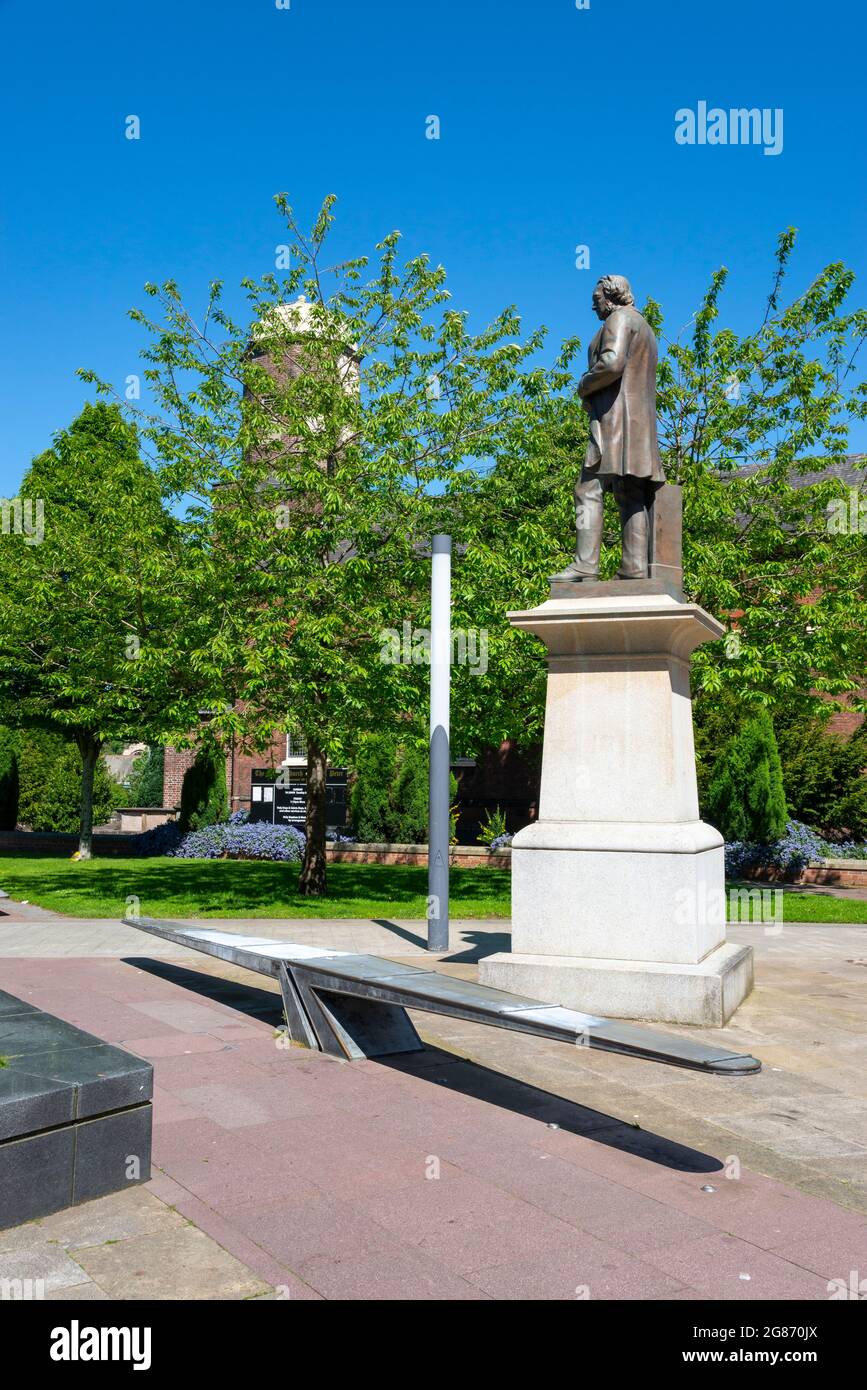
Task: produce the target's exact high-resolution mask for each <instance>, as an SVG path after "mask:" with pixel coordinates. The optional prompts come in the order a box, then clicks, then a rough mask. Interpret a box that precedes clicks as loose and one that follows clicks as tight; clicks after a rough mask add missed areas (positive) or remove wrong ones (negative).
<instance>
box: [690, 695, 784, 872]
mask: <svg viewBox="0 0 867 1390" xmlns="http://www.w3.org/2000/svg"><path fill="white" fill-rule="evenodd" d="M707 816H708V819H709V820H710V822H711V824H712V825H715V826H716V827H717V829H718V830H719V831H720V833H721V834H722V836H723V838H724V839H725V840H727V841H732V842H734V841H746V842H748V843H750V844H769V843H771V842H772V841H775V840H779V839H780V838H781V837H782V835H783V834H784V833H785V829H786V822H787V814H786V797H785V793H784V791H783V773H782V768H781V766H780V755H779V752H778V751H777V741H776V739H775V737H774V726H773V724H772V723H771V719H770V715H768V714H767V713H766V712H765V711H764V710H763V711H761V712H760V713H758V714H756V715H754V716H753V717H752V718H751V719H749V720H748V721H747V723H746V724H745V725H744V727H743V728H742V729H741V731H740V732H739V733H737V734H736V735H735V736H734V738H732V739H731V740H730V741H729V742H728V744H727V745H726V746H725V748H724V749H723V751H722V753H721V754H720V757H719V758H718V760H717V762H716V764H715V766H714V770H713V773H712V775H711V779H710V785H709V787H708V791H707Z"/></svg>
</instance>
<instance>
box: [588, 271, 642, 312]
mask: <svg viewBox="0 0 867 1390" xmlns="http://www.w3.org/2000/svg"><path fill="white" fill-rule="evenodd" d="M634 303H635V300H634V299H633V297H632V290H631V289H630V287H629V281H628V280H627V278H626V276H625V275H603V276H602V277H601V279H600V280H598V281H597V283H596V288H595V289H594V291H593V312H594V313H595V314H596V317H597V318H600V319H607V318H608V315H609V314H610V313H611V310H612V309H622V308H623V307H624V306H625V305H627V304H634Z"/></svg>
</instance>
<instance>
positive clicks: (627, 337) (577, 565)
mask: <svg viewBox="0 0 867 1390" xmlns="http://www.w3.org/2000/svg"><path fill="white" fill-rule="evenodd" d="M593 311H594V313H595V314H596V316H597V318H600V319H601V320H602V327H601V328H600V329H599V331H598V333H597V334H596V336H595V338H594V339H593V341H592V342H591V344H590V348H589V351H588V354H587V362H588V365H587V371H586V372H585V374H584V376H583V377H582V378H581V381H580V382H579V384H578V394H579V395H580V397H581V400H582V402H583V405H584V409H585V410H586V411H587V414H588V415H589V416H590V439H589V441H588V444H587V455H586V458H585V460H584V467H583V469H582V471H581V477H580V479H579V481H578V483H577V485H576V487H575V520H576V528H577V537H578V540H577V547H576V554H575V560H574V561H573V563H572V564H571V565H567V567H566V569H565V570H562V571H561V572H560V574H557V575H554V576H552V582H555V583H558V584H562V583H565V582H567V581H570V580H571V581H572V582H574V583H582V582H585V581H588V580H589V581H591V582H592V581H593V580H596V579H598V578H599V549H600V545H601V542H602V503H603V493H604V492H605V491H607V490H609V489H610V490H611V491H612V492H613V493H614V497H615V499H616V501H617V505H618V507H619V508H620V522H621V529H622V535H623V552H622V558H621V563H620V569H619V571H618V574H617V578H618V579H646V578H647V577H648V566H649V535H650V511H651V508H652V505H653V497H654V493H655V491H656V488H657V487H658V486H659V485H661V484H662V483H664V482H665V474H664V473H663V471H662V464H661V462H660V458H659V441H658V438H657V433H656V361H657V351H656V338H655V336H654V333H653V329H652V328H651V327H650V325H649V323H648V322H647V320H646V319H645V318H644V317H643V316H642V315H641V314H640V313H639V312H638V310H637V309H636V307H635V302H634V300H633V298H632V290H631V289H630V287H629V281H628V280H627V279H626V277H625V276H623V275H604V276H603V277H602V279H601V280H600V281H599V282H598V284H597V285H596V288H595V289H594V291H593Z"/></svg>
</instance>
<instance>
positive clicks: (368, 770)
mask: <svg viewBox="0 0 867 1390" xmlns="http://www.w3.org/2000/svg"><path fill="white" fill-rule="evenodd" d="M396 751H397V748H396V742H395V739H394V738H393V737H392V736H391V735H389V734H370V735H369V736H368V737H367V738H364V739H362V741H361V744H360V746H359V749H358V753H357V755H356V758H355V768H354V770H355V780H354V782H353V784H352V789H351V791H350V794H349V807H350V814H351V816H352V828H353V830H354V831H355V833H356V835H357V836H358V838H359V840H361V842H362V843H363V844H378V843H381V842H382V841H388V840H390V838H391V834H390V829H391V803H390V799H389V792H390V789H391V782H392V778H393V776H394V763H395V755H396Z"/></svg>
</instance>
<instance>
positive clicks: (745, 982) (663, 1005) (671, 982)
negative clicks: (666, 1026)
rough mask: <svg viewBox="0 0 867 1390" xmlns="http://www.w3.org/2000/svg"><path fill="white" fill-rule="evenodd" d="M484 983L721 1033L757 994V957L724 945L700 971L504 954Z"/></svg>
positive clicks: (484, 969)
mask: <svg viewBox="0 0 867 1390" xmlns="http://www.w3.org/2000/svg"><path fill="white" fill-rule="evenodd" d="M479 980H480V981H481V983H482V984H485V985H490V986H491V987H493V988H494V989H504V990H509V991H511V992H513V993H516V994H526V995H529V996H530V997H531V998H534V999H541V1000H544V1002H545V1003H546V1004H561V1005H563V1006H564V1007H566V1008H570V1009H580V1010H581V1011H582V1012H584V1013H591V1014H601V1015H602V1016H603V1017H605V1018H633V1019H640V1020H646V1021H648V1022H656V1023H695V1024H699V1025H701V1026H703V1027H705V1028H721V1027H722V1026H723V1025H724V1024H725V1023H727V1022H728V1020H729V1019H730V1018H731V1016H732V1014H733V1013H734V1011H735V1009H736V1008H737V1007H738V1006H739V1005H740V1004H741V1003H742V1002H743V1000H744V999H745V998H746V997H747V995H748V994H749V993H750V991H751V989H752V987H753V951H752V947H751V946H737V945H735V944H733V943H730V942H724V943H723V945H721V946H718V947H717V948H716V950H714V951H711V952H710V954H709V955H707V956H706V957H705V959H704V960H702V961H700V962H699V964H698V965H677V964H672V963H669V962H666V961H630V960H600V959H594V958H592V957H577V956H536V955H526V954H523V953H518V954H512V953H511V952H509V951H501V952H498V953H497V954H496V955H493V956H488V957H487V959H485V960H483V961H481V962H480V964H479Z"/></svg>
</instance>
